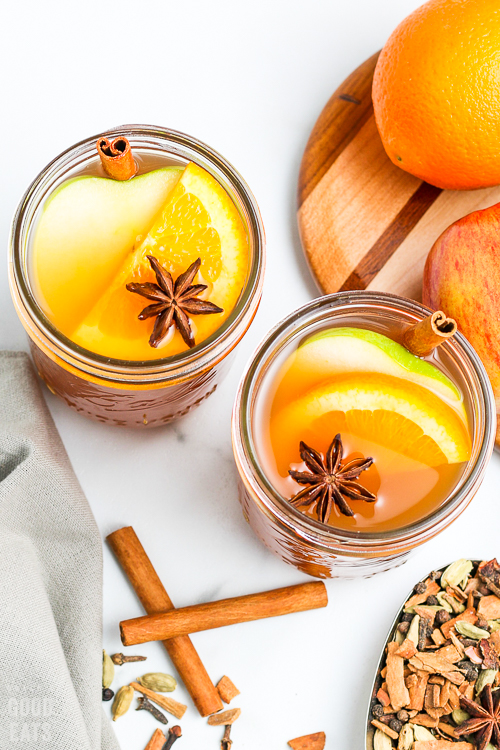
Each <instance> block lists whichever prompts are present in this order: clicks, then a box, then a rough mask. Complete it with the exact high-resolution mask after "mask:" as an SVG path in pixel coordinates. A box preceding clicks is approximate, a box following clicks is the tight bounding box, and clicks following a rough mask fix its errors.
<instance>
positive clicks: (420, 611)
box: [414, 604, 436, 627]
mask: <svg viewBox="0 0 500 750" xmlns="http://www.w3.org/2000/svg"><path fill="white" fill-rule="evenodd" d="M414 610H415V614H416V615H420V620H422V619H424V620H426V622H427V624H428V625H429V626H430V627H432V626H433V625H434V619H435V617H436V612H435V610H433V609H431V608H430V607H426V606H425V605H422V604H421V605H417V606H415V607H414Z"/></svg>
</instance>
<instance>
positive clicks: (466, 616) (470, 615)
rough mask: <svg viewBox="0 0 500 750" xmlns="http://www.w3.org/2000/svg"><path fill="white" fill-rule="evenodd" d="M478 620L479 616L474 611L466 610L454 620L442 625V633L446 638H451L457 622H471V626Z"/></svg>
mask: <svg viewBox="0 0 500 750" xmlns="http://www.w3.org/2000/svg"><path fill="white" fill-rule="evenodd" d="M476 620H477V615H476V612H475V610H474V609H465V610H464V611H463V612H461V614H459V615H457V616H456V617H454V618H453V619H452V620H448V622H445V623H444V624H443V625H441V632H442V634H443V635H444V637H445V638H449V634H450V630H453V628H454V627H455V623H457V622H470V624H471V625H474V623H475V622H476Z"/></svg>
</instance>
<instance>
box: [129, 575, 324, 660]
mask: <svg viewBox="0 0 500 750" xmlns="http://www.w3.org/2000/svg"><path fill="white" fill-rule="evenodd" d="M327 604H328V596H327V592H326V587H325V584H324V583H323V582H322V581H315V582H314V583H303V584H299V585H298V586H287V587H286V588H282V589H275V590H274V591H264V592H263V593H261V594H250V595H248V596H237V597H234V598H232V599H222V600H221V601H218V602H208V603H206V604H195V605H193V606H191V607H183V608H182V609H173V610H171V611H168V612H162V613H160V614H154V615H150V616H148V617H136V618H134V619H132V620H124V621H123V622H121V623H120V634H121V639H122V643H123V644H124V645H125V646H132V645H136V644H138V643H147V642H148V641H163V640H165V639H169V638H178V637H185V636H186V635H187V634H188V633H198V632H199V631H200V630H211V629H212V628H222V627H225V626H226V625H235V624H237V623H240V622H251V621H253V620H262V619H264V618H266V617H279V616H281V615H289V614H291V613H292V612H304V611H306V610H310V609H319V608H321V607H326V605H327Z"/></svg>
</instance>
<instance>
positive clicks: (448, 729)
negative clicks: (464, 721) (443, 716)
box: [438, 721, 455, 737]
mask: <svg viewBox="0 0 500 750" xmlns="http://www.w3.org/2000/svg"><path fill="white" fill-rule="evenodd" d="M438 729H439V730H440V731H441V732H444V734H448V735H449V736H450V737H455V728H454V727H452V726H451V724H446V723H445V722H444V721H440V722H439V724H438Z"/></svg>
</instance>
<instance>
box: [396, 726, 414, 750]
mask: <svg viewBox="0 0 500 750" xmlns="http://www.w3.org/2000/svg"><path fill="white" fill-rule="evenodd" d="M413 740H414V737H413V729H412V728H411V726H410V724H404V725H403V728H402V729H401V731H400V733H399V739H398V750H411V748H412V747H413Z"/></svg>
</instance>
